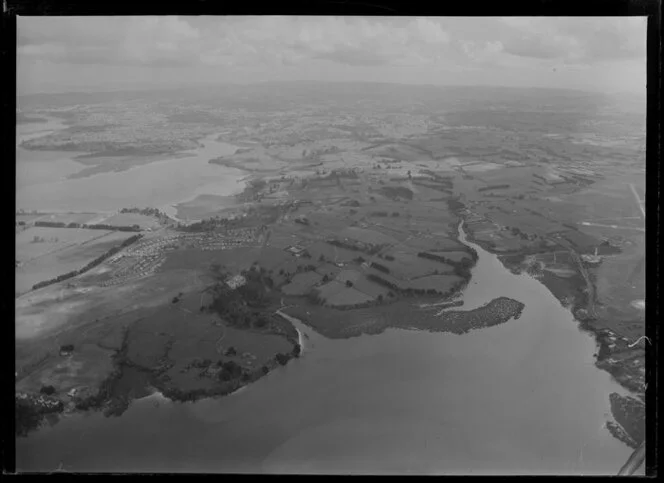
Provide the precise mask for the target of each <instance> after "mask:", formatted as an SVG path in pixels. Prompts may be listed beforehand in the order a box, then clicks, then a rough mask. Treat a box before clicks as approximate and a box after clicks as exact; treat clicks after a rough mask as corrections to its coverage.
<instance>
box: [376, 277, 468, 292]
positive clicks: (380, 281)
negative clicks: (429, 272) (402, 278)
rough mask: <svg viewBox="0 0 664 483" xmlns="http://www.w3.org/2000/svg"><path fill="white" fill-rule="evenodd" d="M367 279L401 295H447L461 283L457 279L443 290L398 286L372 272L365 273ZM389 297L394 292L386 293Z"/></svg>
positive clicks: (461, 282) (459, 286) (454, 290)
mask: <svg viewBox="0 0 664 483" xmlns="http://www.w3.org/2000/svg"><path fill="white" fill-rule="evenodd" d="M367 279H368V280H370V281H372V282H374V283H376V284H378V285H382V286H383V287H387V288H389V289H390V290H393V291H394V292H397V293H400V294H402V295H406V296H412V295H442V296H447V295H451V294H453V293H454V292H456V291H457V290H458V289H459V288H461V286H462V285H463V283H464V282H463V281H459V282H457V283H455V284H453V285H452V287H450V289H449V290H447V291H445V292H443V291H440V290H436V289H434V288H427V289H425V288H412V287H407V288H402V287H399V286H398V285H397V284H395V283H393V282H390V281H389V280H385V279H384V278H383V277H381V276H379V275H375V274H373V273H370V274H368V275H367ZM388 296H389V297H393V296H394V294H393V293H392V292H390V293H389V294H388Z"/></svg>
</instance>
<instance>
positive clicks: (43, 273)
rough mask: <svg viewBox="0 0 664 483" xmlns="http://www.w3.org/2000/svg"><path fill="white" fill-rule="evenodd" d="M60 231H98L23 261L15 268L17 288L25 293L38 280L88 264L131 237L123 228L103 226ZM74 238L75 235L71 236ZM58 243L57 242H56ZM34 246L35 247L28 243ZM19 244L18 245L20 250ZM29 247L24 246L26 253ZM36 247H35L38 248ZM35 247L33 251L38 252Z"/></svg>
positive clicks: (17, 290)
mask: <svg viewBox="0 0 664 483" xmlns="http://www.w3.org/2000/svg"><path fill="white" fill-rule="evenodd" d="M56 230H60V231H65V232H66V231H73V232H77V231H86V232H95V233H94V234H95V235H97V236H96V237H95V238H88V239H85V240H84V241H83V242H81V243H79V244H76V243H72V244H69V245H65V246H62V247H60V248H58V249H54V250H52V251H51V252H50V253H49V252H46V253H44V254H41V255H39V256H36V257H34V258H33V259H32V260H30V261H28V262H25V263H23V264H22V265H21V266H20V267H17V268H16V269H15V280H16V292H15V293H17V294H19V293H24V292H26V291H28V290H30V289H31V288H32V286H33V285H35V284H36V283H38V282H42V281H44V280H50V279H52V278H55V277H57V276H58V275H62V274H65V273H68V272H71V271H74V270H79V269H81V268H83V267H84V266H85V265H87V264H88V263H89V262H91V261H92V260H94V259H95V258H97V257H99V256H100V255H102V254H104V253H106V252H107V251H108V250H110V249H111V248H113V247H114V246H117V245H120V244H121V243H122V242H123V241H124V240H126V239H127V238H129V237H130V236H131V235H132V234H131V233H126V232H125V233H123V232H104V231H100V230H76V229H67V228H61V229H57V228H56ZM71 238H73V237H71ZM54 244H55V245H58V244H57V243H54ZM29 245H35V246H37V247H36V248H41V247H39V245H53V244H49V243H34V244H29ZM27 248H32V247H27ZM18 250H19V247H18V246H17V251H18ZM26 251H27V250H23V253H26ZM35 251H36V250H35ZM35 251H33V254H34V253H35Z"/></svg>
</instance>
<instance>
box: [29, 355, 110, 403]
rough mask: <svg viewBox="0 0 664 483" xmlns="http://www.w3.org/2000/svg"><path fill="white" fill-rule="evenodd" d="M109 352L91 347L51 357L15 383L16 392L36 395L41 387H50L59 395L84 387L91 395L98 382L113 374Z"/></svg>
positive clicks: (94, 391)
mask: <svg viewBox="0 0 664 483" xmlns="http://www.w3.org/2000/svg"><path fill="white" fill-rule="evenodd" d="M113 353H114V352H113V351H111V350H108V349H102V348H101V347H98V346H97V345H94V344H86V345H83V346H80V347H77V348H76V349H75V352H74V353H73V354H72V356H70V357H61V356H55V357H53V358H52V359H50V360H49V362H48V363H47V364H45V365H44V366H43V367H42V368H41V370H40V371H36V372H33V373H32V374H30V375H28V376H27V377H25V378H23V379H21V380H19V381H18V382H17V384H16V390H18V391H25V392H39V389H40V388H41V387H42V386H54V387H55V388H56V389H57V393H58V394H60V395H62V394H64V393H66V392H67V391H69V390H70V389H73V388H77V389H84V388H88V390H90V392H91V393H92V394H94V393H96V390H95V389H96V387H97V386H98V384H99V381H101V380H104V379H106V378H107V377H108V376H110V375H111V373H112V372H113V362H112V359H111V356H112V355H113Z"/></svg>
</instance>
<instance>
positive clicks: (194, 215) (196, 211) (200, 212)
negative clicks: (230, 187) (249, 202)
mask: <svg viewBox="0 0 664 483" xmlns="http://www.w3.org/2000/svg"><path fill="white" fill-rule="evenodd" d="M235 206H237V202H236V201H235V197H234V196H217V195H199V196H197V197H196V198H194V199H193V200H191V201H186V202H184V203H179V204H178V205H176V209H177V217H178V218H180V219H186V220H201V219H203V218H209V217H211V216H215V215H217V214H220V213H222V212H223V211H224V210H225V209H228V208H232V207H235Z"/></svg>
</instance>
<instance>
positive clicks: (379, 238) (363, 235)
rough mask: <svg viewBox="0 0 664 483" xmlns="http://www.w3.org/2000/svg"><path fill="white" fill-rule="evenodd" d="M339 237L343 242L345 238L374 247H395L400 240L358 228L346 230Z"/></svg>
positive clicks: (350, 227) (353, 227) (351, 227)
mask: <svg viewBox="0 0 664 483" xmlns="http://www.w3.org/2000/svg"><path fill="white" fill-rule="evenodd" d="M337 236H338V238H340V239H342V240H343V239H344V238H350V239H352V240H357V241H359V242H363V243H371V244H374V245H394V244H397V243H399V240H397V239H396V238H394V237H392V236H390V235H386V234H384V233H381V232H379V231H376V230H371V229H365V228H358V227H356V226H349V227H347V228H344V229H343V230H341V231H340V232H339V233H338V235H337Z"/></svg>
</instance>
